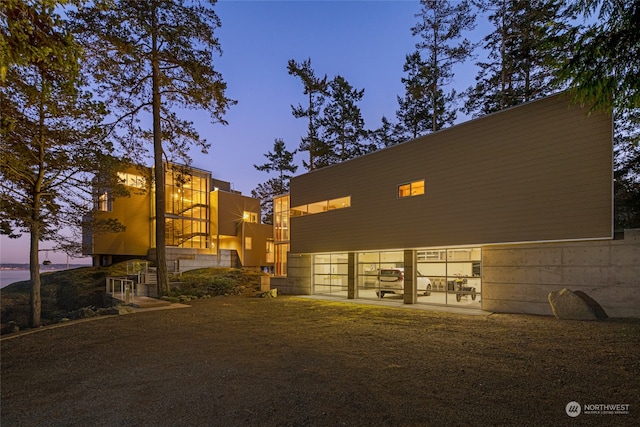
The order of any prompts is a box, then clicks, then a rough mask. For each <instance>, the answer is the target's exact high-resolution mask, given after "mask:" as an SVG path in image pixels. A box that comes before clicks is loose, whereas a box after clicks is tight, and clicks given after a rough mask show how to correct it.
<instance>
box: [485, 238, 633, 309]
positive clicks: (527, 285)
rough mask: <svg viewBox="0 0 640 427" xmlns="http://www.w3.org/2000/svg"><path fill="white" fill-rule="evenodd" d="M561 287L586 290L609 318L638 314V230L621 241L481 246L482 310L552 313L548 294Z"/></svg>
mask: <svg viewBox="0 0 640 427" xmlns="http://www.w3.org/2000/svg"><path fill="white" fill-rule="evenodd" d="M562 288H568V289H571V290H573V291H576V290H580V291H583V292H585V293H586V294H587V295H589V296H590V297H591V298H593V299H595V300H596V301H597V302H598V303H599V304H600V305H601V306H602V307H603V308H604V310H605V312H606V313H607V315H609V317H640V229H635V230H626V231H625V233H624V238H623V239H617V240H602V241H583V242H570V243H544V244H524V245H504V246H485V247H483V249H482V308H483V309H484V310H488V311H495V312H504V313H529V314H542V315H552V314H553V313H552V312H551V307H550V306H549V302H548V299H547V297H548V295H549V292H551V291H554V290H560V289H562Z"/></svg>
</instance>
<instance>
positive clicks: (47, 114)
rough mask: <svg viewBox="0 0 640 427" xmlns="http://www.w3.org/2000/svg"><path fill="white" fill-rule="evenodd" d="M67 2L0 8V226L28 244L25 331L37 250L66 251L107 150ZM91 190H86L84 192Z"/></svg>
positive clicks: (34, 308) (36, 289)
mask: <svg viewBox="0 0 640 427" xmlns="http://www.w3.org/2000/svg"><path fill="white" fill-rule="evenodd" d="M65 3H66V2H62V1H54V0H51V1H38V2H26V1H24V0H5V1H4V3H3V5H2V7H1V8H0V35H1V38H0V53H1V54H0V58H1V59H0V61H1V63H0V67H1V68H2V69H3V70H4V71H3V73H2V74H3V76H2V86H1V88H2V91H1V92H0V137H1V139H2V144H1V145H0V225H1V232H2V233H3V234H8V235H9V237H19V236H20V233H21V232H28V233H29V237H30V250H29V265H30V267H29V269H30V279H31V295H30V308H31V310H30V314H31V315H30V325H31V326H32V327H37V326H40V317H41V296H40V267H39V263H40V259H39V251H40V242H42V241H52V242H54V244H55V246H54V247H55V248H61V247H66V248H69V247H70V246H69V243H72V242H68V241H67V238H66V236H65V235H64V234H63V233H61V231H62V230H66V229H68V227H74V226H79V225H80V222H81V219H82V217H83V213H85V212H86V207H87V205H88V204H90V201H91V196H92V195H91V192H90V189H91V179H92V177H93V174H94V173H95V172H96V171H97V170H98V169H99V168H100V165H101V161H102V159H103V158H104V153H105V152H106V151H109V150H110V148H111V147H110V146H109V144H107V143H106V142H105V141H104V140H103V137H104V135H103V132H102V131H101V129H100V128H99V126H98V125H99V123H100V121H101V120H102V118H103V114H105V110H104V107H103V106H102V105H101V104H99V103H97V102H94V101H93V100H92V99H91V96H90V94H88V93H85V92H82V91H81V90H80V87H81V83H82V82H81V73H80V61H81V60H82V49H81V47H80V45H79V44H78V43H77V42H76V40H75V39H74V37H73V36H72V34H71V32H70V31H69V27H68V23H67V22H66V21H65V20H64V19H63V18H62V17H61V15H60V12H61V11H63V10H64V6H65ZM88 189H89V190H88Z"/></svg>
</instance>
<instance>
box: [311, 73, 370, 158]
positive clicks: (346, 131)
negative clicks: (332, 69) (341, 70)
mask: <svg viewBox="0 0 640 427" xmlns="http://www.w3.org/2000/svg"><path fill="white" fill-rule="evenodd" d="M329 89H330V91H329V93H330V98H329V101H328V104H327V105H326V106H325V107H324V111H323V112H324V116H323V118H322V125H323V141H324V143H325V144H327V145H329V146H330V147H331V148H332V150H331V152H330V153H329V155H330V157H329V158H327V159H326V160H325V162H324V163H325V164H323V166H326V165H329V164H333V163H340V162H343V161H345V160H348V159H352V158H354V157H358V156H361V155H363V154H365V153H366V152H367V145H366V143H365V139H366V137H367V131H366V130H365V128H364V119H363V118H362V113H361V112H360V107H358V103H359V102H360V101H362V97H363V96H364V89H361V90H358V89H355V88H354V87H353V86H351V85H350V84H349V82H347V81H346V80H345V78H344V77H342V76H340V75H338V76H336V77H335V78H334V79H333V80H332V81H331V83H330V84H329Z"/></svg>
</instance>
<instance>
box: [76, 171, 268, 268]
mask: <svg viewBox="0 0 640 427" xmlns="http://www.w3.org/2000/svg"><path fill="white" fill-rule="evenodd" d="M165 168H166V170H165V190H166V198H165V200H166V202H165V203H166V210H165V212H166V242H167V263H168V267H169V270H170V271H185V270H189V269H193V268H200V267H208V266H221V267H240V266H242V267H246V268H254V269H265V268H267V269H271V268H272V267H273V226H272V225H268V224H261V223H260V218H261V216H260V201H259V200H258V199H254V198H251V197H246V196H243V195H242V194H240V193H239V192H237V191H233V190H232V189H231V184H230V183H228V182H225V181H220V180H217V179H213V178H212V176H211V172H209V171H205V170H200V169H196V168H191V167H190V168H187V169H185V168H184V167H176V166H175V165H166V166H165ZM151 172H152V171H151V170H150V169H147V168H142V167H132V168H130V169H128V170H126V171H122V172H119V173H118V178H119V179H120V181H121V182H122V183H123V184H124V185H125V186H126V188H127V189H128V190H129V194H130V195H129V197H113V195H112V194H111V193H110V191H109V189H95V191H96V198H95V200H96V202H95V211H96V212H95V215H96V217H98V218H103V219H107V218H115V219H117V220H119V221H120V223H122V224H123V225H124V226H125V227H126V229H125V231H123V232H120V233H105V232H103V233H98V232H96V230H90V229H87V230H84V235H83V241H84V247H85V255H91V256H92V257H93V263H94V265H109V264H111V263H113V262H118V261H124V260H128V259H133V258H145V259H149V260H150V261H155V248H156V242H155V194H154V189H153V188H152V187H150V186H149V185H148V179H147V177H150V176H152V175H151Z"/></svg>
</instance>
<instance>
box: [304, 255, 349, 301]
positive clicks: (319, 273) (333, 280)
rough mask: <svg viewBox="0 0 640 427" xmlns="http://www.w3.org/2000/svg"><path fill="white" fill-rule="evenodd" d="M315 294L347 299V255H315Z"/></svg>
mask: <svg viewBox="0 0 640 427" xmlns="http://www.w3.org/2000/svg"><path fill="white" fill-rule="evenodd" d="M312 277H313V293H314V294H316V295H332V296H344V297H345V298H346V297H347V286H348V281H349V257H348V254H346V253H333V254H319V255H313V276H312Z"/></svg>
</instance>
